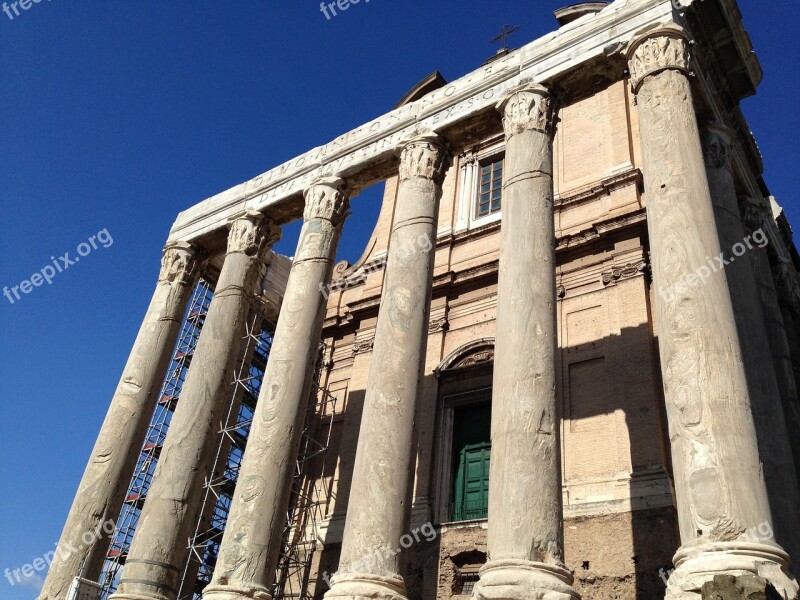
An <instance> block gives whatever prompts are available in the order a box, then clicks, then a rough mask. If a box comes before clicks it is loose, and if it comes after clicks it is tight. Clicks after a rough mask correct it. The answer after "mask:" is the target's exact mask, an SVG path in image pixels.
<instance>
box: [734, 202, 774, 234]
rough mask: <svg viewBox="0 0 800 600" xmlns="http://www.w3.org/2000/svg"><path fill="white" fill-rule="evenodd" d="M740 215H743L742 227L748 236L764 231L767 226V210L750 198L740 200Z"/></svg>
mask: <svg viewBox="0 0 800 600" xmlns="http://www.w3.org/2000/svg"><path fill="white" fill-rule="evenodd" d="M739 213H740V214H741V215H742V225H744V229H745V233H747V234H752V233H753V232H754V231H757V230H759V229H764V228H765V226H766V224H767V218H768V217H767V210H766V208H765V207H763V206H760V205H758V204H756V203H755V202H754V201H753V200H751V199H750V198H740V199H739Z"/></svg>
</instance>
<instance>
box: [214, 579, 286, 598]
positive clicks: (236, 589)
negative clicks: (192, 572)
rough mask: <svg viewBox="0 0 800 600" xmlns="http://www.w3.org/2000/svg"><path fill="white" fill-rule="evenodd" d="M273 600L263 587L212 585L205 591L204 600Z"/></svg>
mask: <svg viewBox="0 0 800 600" xmlns="http://www.w3.org/2000/svg"><path fill="white" fill-rule="evenodd" d="M247 599H249V600H272V594H270V593H269V592H268V591H267V590H266V588H264V587H262V586H256V585H251V586H241V585H219V584H218V585H215V584H214V583H213V582H212V583H210V584H209V585H208V586H207V587H206V588H205V589H204V590H203V600H247Z"/></svg>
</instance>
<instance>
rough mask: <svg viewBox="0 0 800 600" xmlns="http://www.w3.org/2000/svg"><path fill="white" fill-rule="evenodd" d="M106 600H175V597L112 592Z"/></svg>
mask: <svg viewBox="0 0 800 600" xmlns="http://www.w3.org/2000/svg"><path fill="white" fill-rule="evenodd" d="M108 600H175V596H165V595H163V594H146V593H143V592H114V593H113V594H111V595H110V596H109V597H108Z"/></svg>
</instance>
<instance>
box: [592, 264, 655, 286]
mask: <svg viewBox="0 0 800 600" xmlns="http://www.w3.org/2000/svg"><path fill="white" fill-rule="evenodd" d="M647 269H648V265H647V262H645V261H643V260H642V261H639V262H638V263H628V264H626V265H625V266H622V267H614V268H612V269H611V270H610V271H604V272H603V273H602V277H603V285H609V284H612V283H616V282H617V281H619V280H620V279H629V278H631V277H636V276H637V275H644V274H645V273H646V272H647Z"/></svg>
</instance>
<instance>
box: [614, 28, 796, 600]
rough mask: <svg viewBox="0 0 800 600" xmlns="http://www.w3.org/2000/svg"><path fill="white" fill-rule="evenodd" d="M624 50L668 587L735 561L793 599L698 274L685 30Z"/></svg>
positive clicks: (648, 36)
mask: <svg viewBox="0 0 800 600" xmlns="http://www.w3.org/2000/svg"><path fill="white" fill-rule="evenodd" d="M628 60H629V65H630V72H631V83H632V86H633V91H634V93H635V94H636V95H637V105H638V110H639V121H640V128H641V144H642V156H643V167H644V177H645V189H646V193H647V197H646V200H647V223H648V230H649V235H650V247H651V255H652V266H653V280H654V285H655V286H656V291H657V294H656V315H657V320H658V324H659V328H658V329H659V331H658V335H659V348H660V354H661V370H662V376H663V382H664V395H665V400H666V408H667V418H668V422H669V433H670V440H671V442H672V459H673V467H674V477H675V496H676V504H677V509H678V522H679V526H680V534H681V544H682V545H681V548H680V549H679V550H678V552H677V553H676V555H675V559H674V562H675V566H676V570H675V572H674V573H673V574H672V576H671V577H670V580H669V586H668V590H667V598H670V599H677V598H680V599H686V600H688V599H693V600H696V599H697V598H698V597H699V596H700V590H701V588H702V586H703V584H704V583H705V582H706V581H709V580H712V579H713V577H714V575H719V574H734V575H736V574H739V573H744V572H751V573H753V574H756V575H759V576H760V577H762V578H764V579H767V580H769V581H770V582H772V583H773V585H775V587H776V588H778V589H780V590H781V591H782V592H784V593H786V597H787V598H794V594H796V590H797V585H796V583H795V582H794V581H793V579H792V578H791V577H790V576H789V575H788V574H787V572H785V571H784V569H785V568H786V567H787V561H788V556H787V554H786V552H784V550H783V549H782V548H780V546H778V545H777V544H776V543H774V541H773V540H772V539H769V536H766V535H762V534H763V533H766V532H771V531H772V517H771V514H770V506H769V501H768V499H767V490H766V485H765V483H764V478H763V473H762V470H761V460H760V457H759V451H758V441H757V437H756V430H755V426H754V422H753V414H752V406H751V401H750V396H749V395H748V388H747V378H746V374H745V369H744V364H743V359H742V351H741V346H740V341H739V335H738V332H737V329H736V320H735V318H734V312H733V306H732V303H731V295H730V290H729V287H728V283H727V279H726V277H724V276H720V277H713V276H704V277H701V273H703V274H705V271H701V269H702V268H703V267H707V265H708V264H709V261H710V260H712V257H719V256H720V254H721V252H722V250H721V248H720V243H719V237H718V230H717V226H716V222H715V219H714V209H713V206H712V202H711V194H710V191H709V185H708V178H707V176H706V170H705V167H704V164H703V152H702V148H701V145H700V134H699V131H698V125H697V118H696V115H695V107H694V103H693V100H692V89H691V85H690V82H689V68H690V59H689V40H688V38H687V36H686V34H685V32H684V31H683V30H682V29H680V28H679V27H677V26H667V27H663V28H657V29H653V30H651V31H648V32H647V33H645V34H643V35H642V36H641V37H639V38H637V39H635V40H634V41H633V42H632V43H631V46H630V50H629V55H628ZM707 268H708V267H707Z"/></svg>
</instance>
